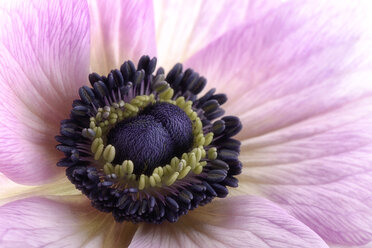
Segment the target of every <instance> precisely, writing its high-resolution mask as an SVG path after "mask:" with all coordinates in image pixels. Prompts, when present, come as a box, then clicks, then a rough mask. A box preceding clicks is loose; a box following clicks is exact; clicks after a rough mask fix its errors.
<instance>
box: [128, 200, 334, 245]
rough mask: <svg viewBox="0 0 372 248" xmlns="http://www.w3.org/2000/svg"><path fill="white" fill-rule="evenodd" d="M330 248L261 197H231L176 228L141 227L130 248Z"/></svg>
mask: <svg viewBox="0 0 372 248" xmlns="http://www.w3.org/2000/svg"><path fill="white" fill-rule="evenodd" d="M180 246H182V247H255V248H260V247H272V248H273V247H277V248H279V247H283V248H284V247H285V248H291V247H296V248H300V247H302V248H304V247H311V248H312V247H319V248H320V247H328V246H327V245H326V244H325V243H324V241H323V240H322V239H320V238H319V237H318V236H317V235H316V234H315V233H314V232H313V231H312V230H311V229H309V228H308V227H306V226H305V225H303V224H302V223H301V222H299V221H298V220H296V219H295V218H293V217H291V216H290V215H289V214H288V213H287V212H286V211H284V210H282V209H281V208H279V207H277V206H275V205H274V204H272V203H271V202H269V201H267V200H264V199H262V198H259V197H254V196H245V197H232V198H229V200H220V201H215V202H213V203H211V204H209V205H207V206H205V207H202V208H198V209H197V210H194V211H191V212H190V213H189V214H188V215H186V216H185V217H183V218H181V220H179V221H178V222H176V223H175V224H169V223H165V224H162V225H147V224H145V225H141V226H140V227H139V229H138V230H137V232H136V234H135V235H134V237H133V241H132V243H131V245H130V247H141V248H142V247H143V248H145V247H180Z"/></svg>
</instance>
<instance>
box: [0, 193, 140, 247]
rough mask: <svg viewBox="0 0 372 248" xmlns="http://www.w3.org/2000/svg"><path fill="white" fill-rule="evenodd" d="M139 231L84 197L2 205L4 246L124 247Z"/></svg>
mask: <svg viewBox="0 0 372 248" xmlns="http://www.w3.org/2000/svg"><path fill="white" fill-rule="evenodd" d="M134 231H135V226H134V225H133V224H132V223H121V225H118V224H115V223H114V221H113V219H112V216H110V215H109V214H105V213H101V212H98V210H96V209H93V208H92V207H91V206H90V202H89V201H87V200H85V198H81V197H69V198H58V200H49V199H45V198H36V197H35V198H28V199H24V200H19V201H15V202H12V203H8V204H6V205H4V206H2V207H0V246H1V247H5V248H7V247H9V248H10V247H11V248H13V247H86V248H88V247H107V248H111V247H119V245H120V247H121V246H127V245H128V244H129V242H130V239H131V237H132V235H133V233H134Z"/></svg>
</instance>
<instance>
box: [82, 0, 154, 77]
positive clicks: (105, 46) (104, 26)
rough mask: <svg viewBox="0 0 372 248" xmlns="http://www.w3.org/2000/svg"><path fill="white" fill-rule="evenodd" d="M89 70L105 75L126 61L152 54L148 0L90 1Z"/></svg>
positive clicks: (150, 2) (150, 9)
mask: <svg viewBox="0 0 372 248" xmlns="http://www.w3.org/2000/svg"><path fill="white" fill-rule="evenodd" d="M88 2H89V10H90V17H91V40H92V43H91V70H92V71H94V72H97V73H102V74H107V73H109V72H110V70H112V69H115V68H120V65H121V64H122V63H123V62H124V61H126V60H129V59H130V60H132V61H134V62H137V61H138V60H139V58H140V56H142V55H144V54H147V55H150V56H155V55H156V41H155V23H154V11H153V3H152V1H151V0H140V1H130V0H114V1H105V0H90V1H88Z"/></svg>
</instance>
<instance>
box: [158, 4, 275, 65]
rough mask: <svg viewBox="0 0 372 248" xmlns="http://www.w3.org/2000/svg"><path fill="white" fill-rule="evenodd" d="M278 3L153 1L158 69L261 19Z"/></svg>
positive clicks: (186, 57) (183, 58) (189, 55)
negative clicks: (235, 28)
mask: <svg viewBox="0 0 372 248" xmlns="http://www.w3.org/2000/svg"><path fill="white" fill-rule="evenodd" d="M279 4H280V1H256V0H248V1H246V0H227V1H213V0H197V1H172V0H160V1H154V9H155V24H156V41H157V45H158V58H159V65H161V66H163V67H165V68H166V69H170V67H171V66H173V65H174V64H175V63H176V62H184V61H185V60H186V59H188V58H189V57H191V56H192V55H193V54H194V53H195V52H197V51H198V50H199V49H201V48H203V47H205V46H206V45H208V44H209V43H210V42H212V41H213V40H215V39H217V38H218V37H220V36H221V35H222V34H224V33H225V32H226V31H228V30H230V29H233V28H234V27H236V26H238V25H239V24H242V23H244V22H247V21H253V20H255V19H257V18H259V17H262V16H263V15H264V14H265V13H267V12H268V11H269V10H270V9H275V8H276V7H277V6H278V5H279Z"/></svg>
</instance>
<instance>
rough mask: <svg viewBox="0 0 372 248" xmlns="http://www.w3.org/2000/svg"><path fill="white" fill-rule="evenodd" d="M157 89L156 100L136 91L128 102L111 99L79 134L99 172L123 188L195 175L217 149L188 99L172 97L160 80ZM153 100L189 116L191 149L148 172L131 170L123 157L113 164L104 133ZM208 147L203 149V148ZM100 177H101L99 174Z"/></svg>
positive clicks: (145, 186)
mask: <svg viewBox="0 0 372 248" xmlns="http://www.w3.org/2000/svg"><path fill="white" fill-rule="evenodd" d="M155 87H156V91H157V92H158V95H157V100H156V99H155V98H156V97H155V96H154V94H150V95H139V96H136V97H135V98H133V99H132V100H131V101H130V102H127V103H126V102H124V100H120V101H119V102H113V103H112V104H111V105H110V106H109V105H106V106H105V107H103V108H98V109H97V113H96V115H95V116H92V117H91V118H90V124H89V128H84V129H83V130H82V135H83V136H84V137H86V138H90V139H91V140H92V144H91V152H92V153H93V155H94V156H93V157H94V159H95V160H99V161H100V162H101V163H102V164H104V165H103V173H104V174H105V177H106V178H109V179H111V180H113V181H114V184H113V185H112V187H114V188H117V189H125V188H127V187H136V188H138V189H139V190H145V189H149V188H151V187H163V186H171V185H173V184H174V183H175V182H176V181H177V180H180V179H183V178H185V177H187V176H188V175H189V174H190V173H194V174H195V175H199V174H200V173H202V171H203V167H204V166H205V165H207V162H206V161H204V159H205V158H206V157H207V158H208V159H209V160H214V159H216V158H217V149H216V148H215V147H208V146H209V145H210V143H211V142H212V140H213V132H209V133H207V134H206V135H204V133H203V125H202V122H201V120H200V118H199V117H198V114H197V113H196V112H195V111H194V110H193V109H192V104H193V102H192V101H185V98H184V97H183V96H181V97H178V98H177V99H176V100H172V97H173V89H172V88H170V87H169V85H168V84H167V83H166V82H165V81H162V82H160V83H158V84H157V85H155ZM156 102H167V103H170V104H173V105H175V106H178V107H179V108H180V109H182V110H183V111H184V112H185V114H186V115H187V116H188V117H189V118H190V120H191V123H192V132H193V137H194V138H193V145H192V150H191V151H190V152H187V153H183V154H182V156H181V157H180V158H178V157H173V158H172V159H171V161H170V163H169V164H166V165H162V166H158V167H156V168H155V169H154V170H153V172H152V175H150V176H148V175H145V174H141V175H139V176H137V175H135V174H133V170H134V164H133V162H132V161H131V160H124V161H123V162H122V164H113V163H112V162H113V160H114V158H115V153H116V151H115V147H114V146H113V145H111V144H109V145H107V140H106V135H107V133H108V132H109V131H110V129H111V128H113V127H114V126H115V125H116V124H117V123H118V122H120V121H123V120H125V119H126V118H130V117H134V116H137V115H138V113H139V112H140V111H141V110H143V109H144V108H145V107H147V106H148V105H150V104H155V103H156ZM205 147H208V149H207V151H206V150H205V149H204V148H205ZM102 181H105V180H104V178H102Z"/></svg>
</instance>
